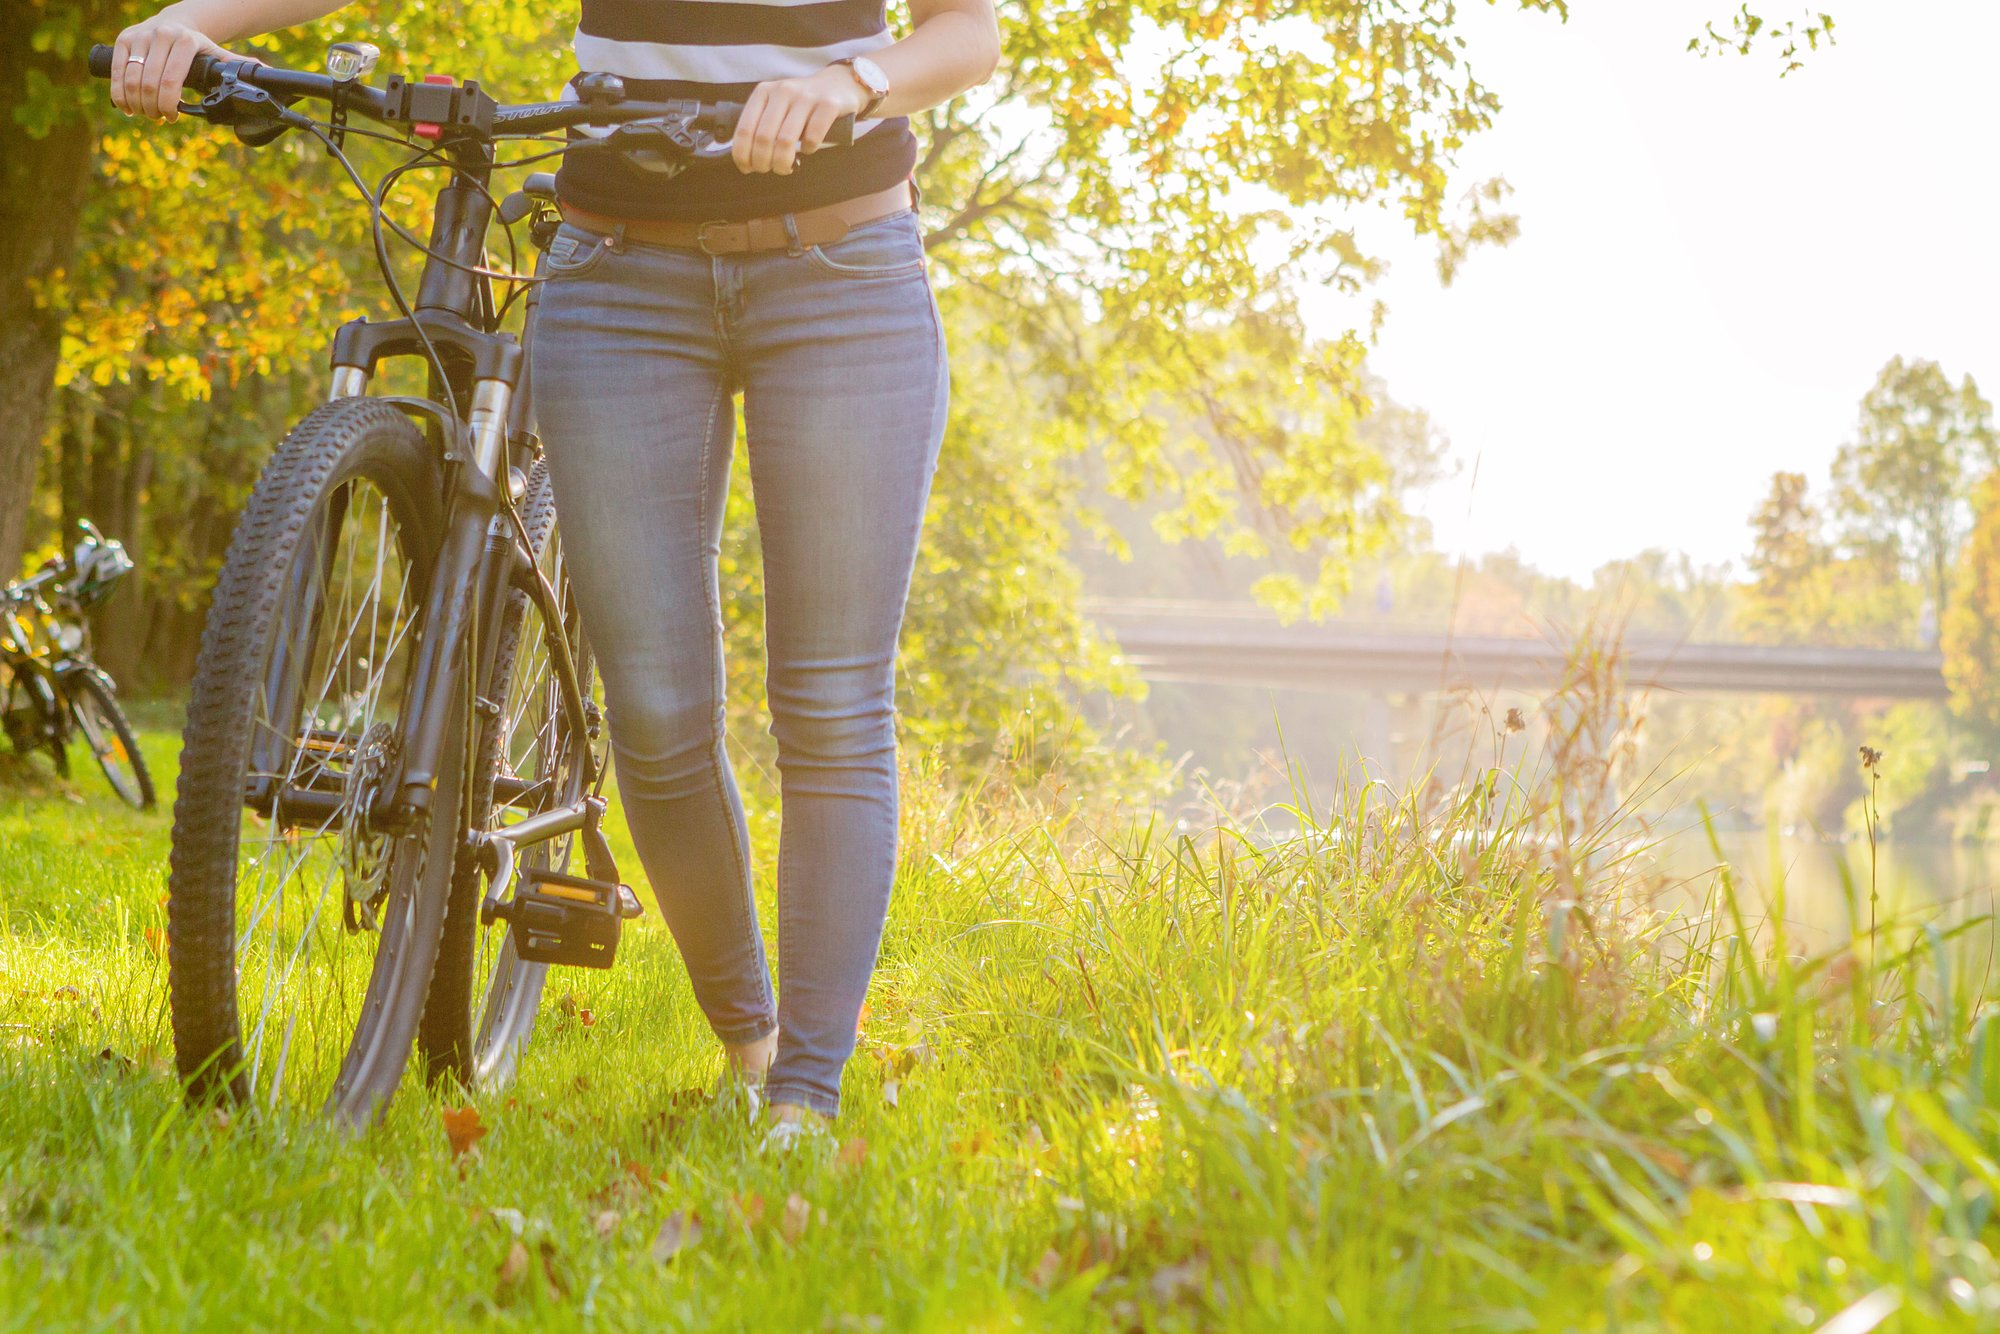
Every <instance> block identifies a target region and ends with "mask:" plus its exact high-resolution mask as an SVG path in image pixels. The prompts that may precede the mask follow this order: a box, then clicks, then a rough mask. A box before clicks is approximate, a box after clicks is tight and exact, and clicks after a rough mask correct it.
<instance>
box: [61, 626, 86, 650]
mask: <svg viewBox="0 0 2000 1334" xmlns="http://www.w3.org/2000/svg"><path fill="white" fill-rule="evenodd" d="M56 644H57V646H58V647H60V648H61V649H62V651H63V652H65V653H74V652H76V651H77V650H78V649H80V648H82V647H83V628H82V627H81V626H76V625H65V626H63V627H62V628H61V629H59V630H57V631H56Z"/></svg>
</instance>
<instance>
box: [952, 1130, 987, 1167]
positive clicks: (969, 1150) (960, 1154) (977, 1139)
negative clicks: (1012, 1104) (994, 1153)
mask: <svg viewBox="0 0 2000 1334" xmlns="http://www.w3.org/2000/svg"><path fill="white" fill-rule="evenodd" d="M992 1142H993V1134H992V1132H991V1131H989V1130H987V1128H986V1127H985V1126H981V1127H979V1129H977V1130H975V1131H973V1132H972V1133H971V1134H970V1135H967V1136H966V1137H965V1138H963V1139H955V1140H953V1141H952V1142H951V1153H952V1156H953V1157H954V1158H956V1159H958V1160H959V1161H960V1162H965V1161H966V1160H968V1159H972V1158H977V1157H978V1156H979V1155H980V1154H982V1153H985V1152H986V1146H987V1145H989V1144H991V1143H992Z"/></svg>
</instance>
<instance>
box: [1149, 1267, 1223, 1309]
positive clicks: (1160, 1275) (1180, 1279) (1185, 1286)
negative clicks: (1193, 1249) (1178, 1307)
mask: <svg viewBox="0 0 2000 1334" xmlns="http://www.w3.org/2000/svg"><path fill="white" fill-rule="evenodd" d="M1207 1274H1208V1262H1207V1261H1205V1260H1203V1259H1202V1258H1201V1257H1200V1256H1198V1255H1197V1256H1193V1257H1190V1258H1189V1259H1186V1260H1182V1261H1181V1262H1180V1263H1179V1264H1171V1265H1162V1266H1160V1267H1159V1268H1158V1269H1156V1270H1154V1271H1153V1277H1152V1278H1150V1279H1148V1280H1147V1286H1148V1287H1150V1288H1151V1289H1152V1290H1153V1300H1154V1301H1156V1302H1158V1303H1160V1304H1161V1305H1162V1306H1165V1305H1167V1304H1168V1303H1170V1302H1173V1301H1175V1300H1176V1299H1178V1298H1180V1297H1182V1296H1185V1295H1188V1294H1190V1293H1192V1292H1193V1291H1194V1290H1195V1289H1196V1288H1198V1287H1200V1286H1201V1281H1202V1279H1203V1278H1205V1277H1206V1276H1207Z"/></svg>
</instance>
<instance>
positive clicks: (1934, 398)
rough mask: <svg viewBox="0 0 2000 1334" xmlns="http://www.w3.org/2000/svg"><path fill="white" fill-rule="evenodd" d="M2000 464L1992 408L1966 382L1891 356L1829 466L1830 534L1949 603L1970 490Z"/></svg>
mask: <svg viewBox="0 0 2000 1334" xmlns="http://www.w3.org/2000/svg"><path fill="white" fill-rule="evenodd" d="M1996 463H2000V437H1997V436H1996V435H1995V434H1994V429H1993V406H1992V404H1990V403H1988V402H1987V401H1986V400H1985V399H1984V398H1982V397H1980V395H1979V387H1978V386H1977V385H1976V384H1974V383H1973V381H1972V377H1971V376H1970V375H1968V376H1966V377H1965V378H1964V379H1963V380H1961V381H1960V382H1959V383H1958V384H1956V385H1954V384H1952V383H1951V381H1950V380H1949V379H1947V378H1946V376H1945V374H1944V372H1943V370H1941V369H1940V368H1939V367H1938V365H1937V363H1936V362H1933V361H1911V362H1906V361H1904V360H1903V358H1901V357H1896V358H1893V359H1892V360H1891V361H1890V362H1889V364H1888V365H1887V366H1884V367H1883V368H1882V373H1881V375H1880V376H1879V377H1878V378H1877V379H1876V381H1875V387H1874V388H1873V389H1871V390H1869V392H1868V395H1867V397H1866V398H1864V399H1862V401H1861V420H1860V423H1859V427H1858V431H1857V434H1856V437H1855V440H1854V442H1853V443H1852V444H1849V445H1846V446H1844V447H1843V448H1842V449H1841V451H1840V453H1839V455H1838V456H1836V458H1835V459H1834V465H1833V485H1834V496H1833V501H1834V514H1835V516H1836V519H1837V521H1838V526H1837V528H1836V535H1837V536H1838V537H1839V538H1840V540H1841V541H1842V543H1843V544H1844V545H1845V547H1846V548H1847V549H1848V550H1849V551H1851V552H1852V553H1854V554H1855V555H1856V556H1858V557H1860V558H1862V559H1866V560H1874V561H1879V562H1881V563H1882V566H1883V569H1884V572H1885V574H1886V575H1887V576H1888V577H1897V576H1900V577H1902V578H1905V579H1908V580H1910V581H1912V582H1914V583H1917V584H1920V585H1921V586H1922V588H1923V591H1924V593H1925V595H1926V596H1927V597H1928V598H1929V599H1930V604H1931V607H1932V608H1933V609H1934V611H1935V612H1936V613H1938V614H1942V613H1943V612H1944V611H1945V610H1946V609H1947V608H1948V607H1949V605H1950V596H1951V568H1952V565H1953V563H1954V562H1955V561H1956V560H1957V558H1958V552H1959V548H1960V546H1961V545H1962V544H1963V543H1964V541H1965V537H1966V534H1967V532H1968V531H1969V530H1970V528H1971V510H1972V505H1971V501H1972V489H1973V487H1974V486H1975V485H1976V484H1977V483H1978V482H1979V480H1980V479H1981V478H1983V477H1985V476H1986V475H1987V474H1988V473H1990V472H1991V471H1992V470H1993V468H1994V466H1995V465H1996Z"/></svg>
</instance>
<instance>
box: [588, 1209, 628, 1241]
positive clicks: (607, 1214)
mask: <svg viewBox="0 0 2000 1334" xmlns="http://www.w3.org/2000/svg"><path fill="white" fill-rule="evenodd" d="M622 1216H623V1215H621V1214H620V1213H619V1212H618V1211H617V1210H616V1209H605V1210H602V1211H600V1212H599V1213H598V1215H597V1217H595V1218H593V1219H591V1220H590V1230H591V1231H592V1232H595V1233H596V1234H597V1235H598V1236H600V1237H608V1236H610V1235H611V1234H612V1233H614V1232H616V1231H617V1230H618V1220H619V1219H620V1218H621V1217H622Z"/></svg>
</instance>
